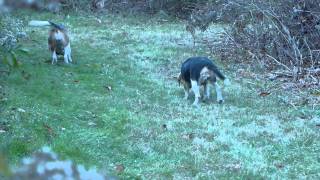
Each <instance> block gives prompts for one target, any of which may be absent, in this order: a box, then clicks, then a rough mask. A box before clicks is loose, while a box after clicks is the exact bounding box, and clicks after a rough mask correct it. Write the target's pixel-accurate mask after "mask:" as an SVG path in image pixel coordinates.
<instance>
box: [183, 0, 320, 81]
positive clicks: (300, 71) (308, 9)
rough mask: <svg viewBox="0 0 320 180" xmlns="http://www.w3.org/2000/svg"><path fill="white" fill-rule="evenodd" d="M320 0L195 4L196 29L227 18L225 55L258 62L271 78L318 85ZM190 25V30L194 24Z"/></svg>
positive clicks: (217, 47)
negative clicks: (196, 6) (228, 26)
mask: <svg viewBox="0 0 320 180" xmlns="http://www.w3.org/2000/svg"><path fill="white" fill-rule="evenodd" d="M319 9H320V1H313V0H282V1H277V0H269V1H259V0H253V1H248V0H224V1H217V2H214V3H211V4H210V5H208V4H203V5H201V6H198V8H195V9H194V11H193V13H192V15H191V16H190V17H191V18H190V20H189V23H188V26H187V27H189V29H191V31H192V30H193V31H194V29H196V28H199V29H201V30H206V28H207V27H208V24H210V23H211V22H219V21H220V22H227V23H229V24H231V27H230V28H228V29H226V31H225V34H224V40H223V42H222V44H221V43H220V44H216V45H215V47H213V50H214V52H215V53H216V54H218V55H220V56H221V59H222V60H224V59H229V60H230V59H233V60H235V61H236V62H239V63H244V62H245V63H252V64H258V65H259V66H260V67H263V69H265V70H267V71H266V72H271V73H269V78H270V79H272V80H274V79H281V80H282V81H290V82H297V83H298V84H299V86H300V87H301V86H302V87H317V86H319V83H320V82H319V79H320V11H319ZM190 27H191V28H190Z"/></svg>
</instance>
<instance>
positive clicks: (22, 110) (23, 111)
mask: <svg viewBox="0 0 320 180" xmlns="http://www.w3.org/2000/svg"><path fill="white" fill-rule="evenodd" d="M17 111H18V112H22V113H25V112H26V110H24V109H22V108H18V109H17Z"/></svg>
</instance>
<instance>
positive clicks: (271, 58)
mask: <svg viewBox="0 0 320 180" xmlns="http://www.w3.org/2000/svg"><path fill="white" fill-rule="evenodd" d="M266 56H268V57H269V58H271V59H272V60H274V61H275V62H276V63H278V64H279V65H281V66H283V67H284V68H286V69H287V70H288V71H290V72H291V71H292V70H291V69H290V68H289V67H288V66H286V65H285V64H283V63H281V62H279V61H278V60H277V59H276V58H274V57H272V56H270V55H269V54H266Z"/></svg>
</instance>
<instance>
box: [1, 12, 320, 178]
mask: <svg viewBox="0 0 320 180" xmlns="http://www.w3.org/2000/svg"><path fill="white" fill-rule="evenodd" d="M15 16H17V17H20V18H23V20H24V21H25V22H27V21H28V20H31V19H41V20H44V19H50V20H53V21H55V22H63V23H64V24H65V25H66V26H67V27H68V28H69V34H70V37H71V45H72V48H73V59H74V61H75V63H74V64H72V65H65V64H63V61H62V60H61V61H60V62H59V63H58V64H57V65H51V64H50V62H51V61H50V54H49V52H48V51H47V44H46V39H47V31H48V29H46V28H44V29H40V28H29V27H28V28H27V34H28V35H29V39H27V40H24V41H23V42H22V45H23V46H24V47H26V48H28V49H29V50H30V53H29V55H24V56H22V57H20V58H21V59H22V62H23V66H22V67H21V69H20V70H19V71H14V72H12V73H11V74H10V76H8V77H0V82H1V85H2V86H3V87H4V89H5V92H6V98H7V100H6V101H1V104H0V105H1V114H0V128H1V129H2V130H3V132H1V133H0V141H1V149H2V150H3V151H4V152H5V153H6V154H7V156H8V159H9V162H11V163H12V164H16V163H17V162H18V161H19V160H20V159H21V158H22V157H24V156H25V155H29V154H31V153H32V152H33V151H35V150H37V149H39V148H40V147H42V146H44V145H46V146H50V147H51V148H53V149H54V151H56V152H57V153H59V155H61V156H62V157H64V158H70V159H72V160H74V161H76V162H78V163H81V164H85V165H86V166H97V167H98V168H99V169H101V170H103V171H105V172H109V173H111V174H115V175H117V176H120V177H121V178H125V179H126V178H142V179H167V178H168V179H194V178H196V179H212V178H249V179H252V178H274V179H278V178H281V179H282V178H311V179H312V178H319V176H320V174H319V167H320V160H319V153H320V142H319V141H318V139H319V138H320V132H319V131H320V129H319V124H320V119H319V115H320V112H319V110H312V109H310V108H308V107H299V108H298V109H295V108H293V107H291V106H287V105H285V104H283V103H282V102H281V96H282V92H280V91H277V92H273V93H272V94H271V95H269V96H266V97H261V96H259V87H260V83H262V82H254V84H255V85H253V84H252V83H251V81H252V80H250V79H246V78H241V77H240V78H239V75H238V74H235V73H233V71H232V65H230V64H223V62H219V61H218V60H217V61H216V63H217V64H219V65H220V67H221V68H222V69H223V72H225V74H226V75H227V76H229V78H230V79H231V82H232V85H231V86H229V87H225V89H224V96H225V99H226V102H225V103H224V104H223V105H219V104H217V103H216V102H215V93H214V92H213V96H212V100H211V101H210V102H209V103H201V108H198V109H196V108H193V107H191V103H192V100H190V101H184V100H183V90H182V87H178V83H177V82H176V80H175V79H174V78H173V77H174V76H175V75H177V74H178V72H179V67H180V64H181V62H182V61H184V60H185V59H186V58H187V57H190V56H195V55H202V56H211V55H210V54H209V53H208V52H209V50H208V49H206V47H205V46H201V45H200V44H196V47H193V41H192V38H191V36H190V35H189V34H188V33H187V32H186V31H185V28H184V25H183V24H182V23H180V22H178V21H176V20H174V19H170V20H169V21H162V20H161V19H159V18H157V17H152V18H146V17H140V16H137V17H128V16H126V17H125V16H122V15H106V16H103V17H99V19H100V20H101V23H100V22H99V21H98V20H97V18H96V17H94V16H92V15H79V14H70V16H69V17H64V16H58V15H57V16H54V15H51V14H45V13H43V14H33V13H30V12H20V13H19V14H16V15H15ZM221 31H222V26H221V25H215V26H213V27H212V28H211V29H210V32H207V33H206V34H198V36H199V37H210V38H217V40H218V36H217V35H218V34H220V33H221ZM226 69H228V71H227V70H226ZM22 71H23V73H22ZM120 165H121V166H123V167H124V170H123V171H122V170H121V171H119V170H118V169H117V168H116V167H119V166H120Z"/></svg>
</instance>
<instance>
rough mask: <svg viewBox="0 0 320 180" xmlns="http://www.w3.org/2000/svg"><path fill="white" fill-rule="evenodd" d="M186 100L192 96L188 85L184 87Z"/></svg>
mask: <svg viewBox="0 0 320 180" xmlns="http://www.w3.org/2000/svg"><path fill="white" fill-rule="evenodd" d="M183 87H184V98H183V99H184V100H187V99H188V98H189V94H190V87H189V86H188V85H184V86H183Z"/></svg>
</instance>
